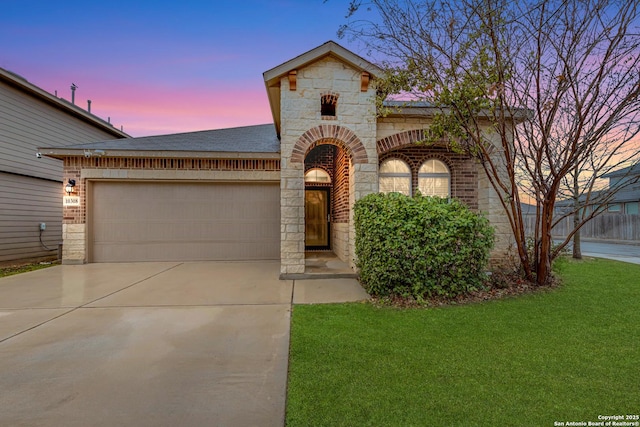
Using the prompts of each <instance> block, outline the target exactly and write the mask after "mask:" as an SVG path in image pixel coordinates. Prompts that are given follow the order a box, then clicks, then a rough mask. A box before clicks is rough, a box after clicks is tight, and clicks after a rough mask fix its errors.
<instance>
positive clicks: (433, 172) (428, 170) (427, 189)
mask: <svg viewBox="0 0 640 427" xmlns="http://www.w3.org/2000/svg"><path fill="white" fill-rule="evenodd" d="M418 190H420V193H421V194H422V195H423V196H439V197H444V198H448V197H450V196H451V173H450V172H449V168H448V167H447V165H446V164H444V162H441V161H440V160H436V159H429V160H427V161H425V162H424V163H423V164H422V166H420V169H419V170H418Z"/></svg>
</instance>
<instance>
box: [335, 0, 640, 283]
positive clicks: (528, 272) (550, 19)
mask: <svg viewBox="0 0 640 427" xmlns="http://www.w3.org/2000/svg"><path fill="white" fill-rule="evenodd" d="M348 20H349V21H348V24H347V25H346V26H345V27H344V28H342V29H341V34H342V35H346V36H349V37H354V38H355V39H357V40H359V41H360V42H362V43H364V47H365V49H367V50H368V51H369V52H371V54H372V56H375V57H378V58H382V64H381V65H382V66H383V68H384V69H385V70H386V71H387V74H386V76H385V77H383V78H382V79H381V80H380V81H379V82H378V85H379V86H378V87H379V90H380V99H379V101H380V102H382V101H383V100H384V99H386V98H387V97H389V96H393V95H398V94H401V95H402V96H403V97H405V98H406V99H414V100H421V101H426V102H429V103H431V104H432V105H433V106H434V107H435V108H437V109H438V110H439V113H437V114H436V116H435V117H434V121H433V123H432V124H431V126H430V129H431V135H433V138H434V140H436V139H439V138H441V137H448V138H449V140H450V141H452V145H453V146H454V148H455V149H459V150H464V151H466V152H467V153H469V154H470V155H472V156H475V157H476V158H477V159H478V160H479V161H480V163H481V164H482V167H483V168H484V170H485V172H486V174H487V176H488V178H489V180H490V182H491V185H492V186H493V188H494V189H495V190H496V192H497V193H498V194H500V195H501V196H502V197H501V202H502V205H503V208H504V211H505V214H506V216H507V218H508V220H509V224H510V226H511V229H512V231H513V235H514V238H515V244H516V250H517V252H518V256H519V260H520V264H521V267H522V271H523V274H524V276H525V277H526V278H527V279H529V280H532V281H536V282H537V283H538V284H541V285H542V284H545V283H547V282H548V281H549V279H550V277H551V264H552V261H553V259H554V258H555V257H556V256H558V254H559V252H560V250H561V249H562V247H564V246H565V245H566V244H567V243H568V242H569V239H570V238H571V237H572V236H573V234H575V232H576V231H577V230H579V228H580V227H581V226H582V225H583V224H584V223H585V222H586V221H587V220H588V219H589V218H590V217H592V216H593V215H594V213H593V212H597V211H598V210H597V209H596V210H594V211H592V213H591V214H587V215H585V216H584V217H583V218H582V219H580V221H578V222H577V223H576V226H575V229H574V231H573V233H570V236H569V237H568V238H567V240H565V242H564V243H563V244H562V245H560V246H559V247H554V246H553V245H552V237H551V230H552V228H553V226H554V224H555V223H556V221H557V220H558V218H554V208H555V204H556V201H557V197H558V194H559V192H560V190H561V189H562V188H563V185H565V184H566V182H567V181H566V180H567V177H569V176H570V174H571V173H574V174H575V175H576V176H579V177H586V176H589V175H590V176H591V178H590V179H588V180H587V181H586V182H582V183H580V184H579V185H580V186H585V185H586V186H587V188H591V190H593V189H594V188H595V187H594V186H595V185H596V181H597V178H598V177H601V175H602V173H603V171H604V170H605V169H604V168H607V167H608V166H606V165H609V164H610V161H614V162H615V161H619V156H620V155H621V154H622V153H623V152H627V153H628V152H629V150H630V148H631V146H632V144H633V143H634V141H633V139H634V137H636V136H637V135H638V132H639V131H640V109H639V107H640V67H639V66H640V36H639V34H638V33H639V31H638V20H639V11H638V2H637V1H635V0H634V1H612V0H556V1H553V0H537V1H530V0H509V1H507V0H459V1H456V2H449V1H446V0H434V1H418V0H415V1H412V0H406V1H402V0H371V1H369V2H364V1H359V0H353V1H352V3H351V5H350V8H349V15H348ZM425 142H426V143H429V142H430V141H425ZM637 151H638V150H637V146H636V149H635V152H634V156H629V157H628V158H627V159H626V161H627V162H628V163H631V162H634V161H637V160H635V159H634V157H636V158H637ZM521 173H523V174H524V176H523V175H521ZM522 187H525V188H526V190H527V191H529V192H530V194H531V196H532V198H533V200H535V203H536V220H535V227H534V233H533V234H534V235H533V245H532V249H531V247H530V246H528V242H527V235H526V232H525V224H524V221H523V213H522V205H521V196H522V193H521V191H522ZM589 194H595V193H594V192H593V191H590V193H589ZM609 194H610V195H611V194H613V193H612V192H610V193H609ZM591 202H595V200H594V199H592V200H591ZM598 202H599V203H601V202H602V198H600V200H599V201H598Z"/></svg>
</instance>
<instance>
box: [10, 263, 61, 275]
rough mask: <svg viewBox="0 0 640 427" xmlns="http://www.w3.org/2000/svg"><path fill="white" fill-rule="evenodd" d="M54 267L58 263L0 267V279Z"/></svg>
mask: <svg viewBox="0 0 640 427" xmlns="http://www.w3.org/2000/svg"><path fill="white" fill-rule="evenodd" d="M54 265H58V262H50V263H48V264H40V263H38V264H27V265H18V266H9V267H0V277H6V276H13V275H14V274H20V273H26V272H28V271H34V270H42V269H43V268H47V267H52V266H54Z"/></svg>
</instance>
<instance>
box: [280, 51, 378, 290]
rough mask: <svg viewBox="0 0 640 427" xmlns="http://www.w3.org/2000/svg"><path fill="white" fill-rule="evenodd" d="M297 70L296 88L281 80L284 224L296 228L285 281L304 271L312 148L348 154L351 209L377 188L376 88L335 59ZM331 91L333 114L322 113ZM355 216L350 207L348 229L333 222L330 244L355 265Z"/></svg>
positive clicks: (286, 250) (284, 265) (287, 235)
mask: <svg viewBox="0 0 640 427" xmlns="http://www.w3.org/2000/svg"><path fill="white" fill-rule="evenodd" d="M296 71H297V72H296V86H295V90H292V89H293V88H292V87H291V86H290V84H289V83H290V82H289V78H288V77H287V76H284V77H282V78H281V81H280V86H281V92H280V95H281V100H280V105H281V106H282V107H281V112H280V117H281V126H282V131H281V148H280V151H281V156H282V159H281V165H282V170H281V175H280V177H281V181H280V189H281V191H282V193H281V221H283V223H284V222H285V221H286V222H287V223H289V222H291V223H293V224H290V225H295V226H294V227H292V228H290V230H291V231H285V232H283V233H282V236H281V245H280V251H281V254H280V256H281V269H280V273H281V276H282V277H289V276H293V275H296V274H301V273H304V271H305V255H304V232H305V224H304V160H305V158H306V156H307V155H308V154H309V153H310V152H311V150H312V149H314V148H315V147H317V146H319V145H323V144H331V145H335V146H336V147H338V150H343V151H344V153H346V154H347V155H348V157H349V164H348V174H349V186H348V190H349V193H348V194H349V206H352V205H353V202H354V201H355V200H357V199H360V198H361V197H364V196H365V195H367V194H369V193H372V192H375V191H377V187H378V182H377V168H378V156H377V150H376V146H375V143H376V119H375V104H374V100H375V90H374V89H373V87H371V88H368V89H367V90H366V91H363V90H362V71H361V70H358V69H354V68H353V67H350V66H349V65H347V64H345V63H344V62H342V61H340V60H338V59H336V58H333V57H331V56H327V57H324V58H322V59H320V60H318V61H316V62H313V63H311V64H308V65H307V66H305V67H304V68H302V69H298V70H296ZM327 93H330V94H331V95H332V97H333V99H334V100H335V102H336V105H335V115H331V116H324V115H323V114H322V111H321V104H322V97H323V95H326V94H327ZM341 182H343V183H344V182H346V179H344V178H343V179H341ZM285 190H290V191H287V192H286V193H284V191H285ZM343 215H344V213H343V214H341V218H342V216H343ZM352 216H353V214H352V212H351V209H349V211H348V220H347V224H348V225H347V227H344V226H339V225H337V224H334V226H333V227H332V236H333V237H332V240H333V242H334V244H336V245H337V246H338V247H339V248H340V247H341V248H342V249H338V250H337V251H336V252H337V253H336V255H338V256H339V257H340V258H341V259H343V261H346V262H348V263H350V264H352V265H353V262H354V258H355V256H354V255H355V254H354V252H355V249H354V247H355V245H354V241H353V238H352V237H351V236H353V235H354V231H353V220H352Z"/></svg>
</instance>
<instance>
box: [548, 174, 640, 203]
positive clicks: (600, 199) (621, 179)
mask: <svg viewBox="0 0 640 427" xmlns="http://www.w3.org/2000/svg"><path fill="white" fill-rule="evenodd" d="M602 178H607V179H609V182H608V185H607V189H605V190H602V191H599V190H598V191H593V192H591V194H590V197H589V198H590V200H591V202H592V204H591V205H590V206H587V207H586V208H585V209H586V212H587V213H591V212H592V211H593V210H594V209H599V210H601V211H602V212H603V213H611V214H626V215H638V214H639V213H640V211H639V209H638V207H639V205H640V164H635V165H632V166H627V167H624V168H620V169H616V170H613V171H611V172H608V173H606V174H604V175H602ZM611 190H615V193H614V194H612V195H610V191H611ZM604 199H606V200H604ZM579 203H581V204H583V205H584V204H586V196H585V195H580V198H579ZM574 205H575V202H574V200H573V199H563V200H559V201H558V202H557V203H556V206H555V213H556V215H562V214H570V213H572V212H573V210H574Z"/></svg>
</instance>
